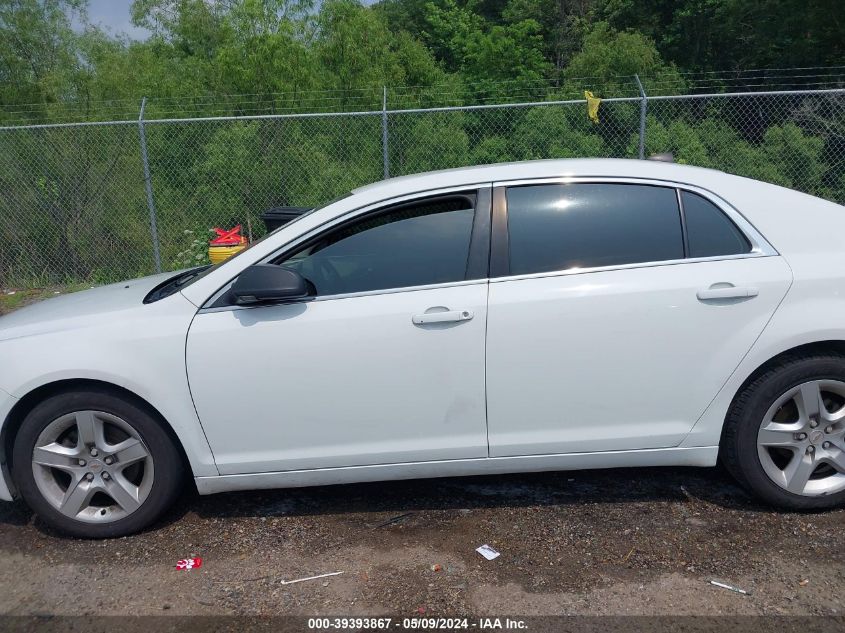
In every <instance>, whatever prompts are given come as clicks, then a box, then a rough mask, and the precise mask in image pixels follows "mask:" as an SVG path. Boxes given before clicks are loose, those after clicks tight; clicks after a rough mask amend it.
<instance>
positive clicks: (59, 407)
mask: <svg viewBox="0 0 845 633" xmlns="http://www.w3.org/2000/svg"><path fill="white" fill-rule="evenodd" d="M85 410H94V411H103V412H105V413H109V414H112V415H114V416H117V417H119V418H121V419H123V420H124V421H126V422H127V423H128V424H129V425H130V426H132V427H133V429H134V430H135V431H136V432H137V433H138V435H139V436H140V437H141V439H142V441H143V442H144V444H146V447H147V448H148V449H149V454H150V456H151V457H152V459H153V465H154V469H155V476H154V478H153V483H152V487H151V488H150V491H149V494H148V495H147V498H146V499H145V500H144V502H143V503H142V504H141V506H140V507H139V508H138V509H136V510H135V511H134V512H132V513H131V514H128V515H127V516H125V517H123V518H121V519H118V520H115V521H114V522H111V523H103V524H98V523H88V522H84V521H79V520H75V519H73V518H70V517H68V516H65V515H63V514H62V513H61V512H59V511H58V510H57V509H56V508H54V507H53V506H52V505H51V504H50V503H49V502H48V501H47V500H46V499H45V498H44V496H43V495H42V494H41V491H40V490H39V489H38V486H37V484H36V483H35V477H34V475H33V472H32V470H33V469H32V455H33V449H34V447H35V443H36V441H37V439H38V436H39V435H40V434H41V432H42V431H43V430H44V429H45V428H46V427H47V425H49V424H50V423H51V422H52V421H53V420H56V419H58V418H59V417H61V416H63V415H66V414H69V413H74V412H77V411H85ZM184 470H185V469H184V467H183V463H182V458H181V455H180V453H179V451H178V449H177V448H176V446H175V444H174V440H173V438H172V437H171V436H170V434H169V433H168V432H167V431H166V430H165V429H164V428H163V427H162V424H161V423H160V422H159V421H158V420H157V419H156V418H155V417H154V416H153V415H151V414H150V413H149V412H148V411H147V410H146V409H145V407H144V406H143V404H142V403H138V402H134V401H133V400H132V399H128V398H125V397H121V396H119V395H116V394H115V393H113V392H110V391H108V390H105V389H103V390H100V389H95V388H86V389H84V390H81V391H73V392H66V393H60V394H58V395H54V396H53V397H51V398H49V399H47V400H45V401H44V402H41V403H40V404H38V405H36V406H35V408H33V409H32V411H30V413H29V414H28V415H27V416H26V418H25V419H24V421H23V423H22V425H21V427H20V430H19V431H18V434H17V436H16V438H15V442H14V447H13V452H12V477H13V480H14V482H15V485H16V486H17V489H18V491H19V493H20V495H21V496H22V497H23V499H24V501H26V503H27V504H28V505H29V507H30V508H31V509H32V510H33V511H34V512H35V513H36V514H37V515H38V516H39V517H40V518H41V519H42V520H43V521H44V522H45V523H46V524H47V525H49V526H50V527H52V528H54V529H56V530H58V531H60V532H63V533H65V534H68V535H70V536H75V537H79V538H112V537H118V536H126V535H128V534H134V533H136V532H139V531H141V530H143V529H144V528H146V527H147V526H149V525H150V524H152V523H153V522H154V521H155V520H156V519H158V518H159V517H160V516H161V515H162V513H163V512H165V511H166V510H167V509H168V508H169V507H170V506H171V505H172V504H173V502H174V501H175V499H176V497H177V496H178V495H179V493H180V491H181V490H182V488H183V484H184V481H185V478H184V476H185V472H184Z"/></svg>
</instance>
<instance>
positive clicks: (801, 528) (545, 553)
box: [0, 289, 845, 616]
mask: <svg viewBox="0 0 845 633" xmlns="http://www.w3.org/2000/svg"><path fill="white" fill-rule="evenodd" d="M54 292H56V291H55V290H52V289H51V290H50V291H49V294H53V293H54ZM45 294H47V292H46V291H45V292H43V293H41V294H40V295H38V294H36V293H32V294H30V295H28V296H27V297H26V301H20V302H17V303H16V305H14V306H11V305H8V304H7V305H6V308H7V309H13V308H15V307H19V306H20V305H21V304H23V303H26V302H29V301H31V300H34V299H36V298H39V297H40V296H41V297H43V296H45ZM49 294H48V295H47V296H49ZM8 296H14V295H8ZM0 307H3V306H1V305H0ZM843 536H845V510H839V511H833V512H824V513H816V514H796V513H778V512H775V511H772V510H771V509H769V508H766V507H763V506H761V505H759V504H757V503H756V502H755V501H754V500H753V499H752V498H750V497H749V496H748V495H746V494H745V493H744V492H743V491H742V490H741V489H739V488H738V487H737V486H736V485H735V484H734V483H733V482H732V480H731V479H730V478H729V477H728V476H727V475H726V474H724V473H723V472H722V471H721V470H718V469H640V470H605V471H581V472H569V473H547V474H532V475H512V476H496V477H473V478H463V479H439V480H420V481H410V482H407V481H406V482H395V483H378V484H357V485H349V486H333V487H324V488H312V489H293V490H280V491H271V492H252V493H229V494H223V495H215V496H211V497H198V496H196V495H195V494H191V493H187V492H186V494H185V495H184V497H183V498H182V500H181V501H180V503H179V504H178V507H177V508H175V509H174V510H173V512H171V513H170V514H169V515H168V516H167V517H165V518H164V520H162V521H161V522H160V523H159V524H158V525H156V526H154V527H153V528H152V529H150V530H148V531H147V532H145V533H143V534H140V535H137V536H132V537H127V538H121V539H114V540H106V541H82V540H73V539H68V538H64V537H62V536H60V535H57V534H55V533H52V532H50V531H49V530H48V529H47V528H46V527H45V526H44V525H43V524H42V523H41V522H40V521H39V520H38V519H37V518H35V517H33V515H32V514H31V513H30V512H29V510H28V509H27V508H26V506H24V505H23V504H22V503H20V502H17V503H11V504H6V503H0V614H9V615H47V614H51V615H52V614H61V615H124V614H133V615H135V614H145V615H173V614H184V615H197V614H203V615H216V614H220V615H223V614H228V615H241V614H249V615H325V614H333V615H379V614H390V615H396V616H405V615H419V614H421V613H424V614H426V615H455V614H464V615H468V614H472V615H479V616H483V615H492V616H497V615H502V614H519V615H556V614H579V615H629V614H639V615H686V614H690V615H704V614H706V615H718V614H730V615H755V614H767V615H775V614H788V615H839V616H842V615H845V604H844V602H845V600H843V595H842V591H841V587H842V586H843V585H845V547H843ZM485 543H487V544H489V545H491V546H493V547H494V548H496V549H497V550H499V551H500V552H501V556H499V557H498V558H497V559H495V560H493V561H487V560H485V559H484V558H482V557H481V556H480V555H479V554H477V553H476V552H475V548H476V547H478V546H479V545H482V544H485ZM191 555H197V556H201V557H202V558H203V565H202V567H200V568H199V569H194V570H190V571H177V570H176V569H175V565H176V561H177V560H178V559H181V558H184V557H187V556H191ZM335 571H342V572H343V574H342V575H337V576H332V577H328V578H323V579H318V580H311V581H306V582H302V583H297V584H283V581H285V580H292V579H297V578H302V577H306V576H313V575H317V574H324V573H328V572H335ZM711 580H717V581H720V582H724V583H728V584H730V585H733V586H736V587H741V588H743V589H745V590H747V591H748V592H749V593H750V595H741V594H738V593H734V592H731V591H729V590H727V589H722V588H719V587H715V586H712V585H710V584H709V581H711Z"/></svg>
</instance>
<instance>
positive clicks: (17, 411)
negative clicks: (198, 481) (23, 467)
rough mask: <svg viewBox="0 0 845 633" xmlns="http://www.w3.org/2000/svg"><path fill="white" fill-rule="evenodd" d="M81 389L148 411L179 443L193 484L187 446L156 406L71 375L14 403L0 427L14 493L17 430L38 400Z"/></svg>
mask: <svg viewBox="0 0 845 633" xmlns="http://www.w3.org/2000/svg"><path fill="white" fill-rule="evenodd" d="M80 389H92V390H95V391H102V392H105V393H109V394H111V395H119V396H121V397H123V398H126V399H127V400H130V401H132V402H133V403H134V404H135V405H137V406H139V407H140V408H142V409H144V410H145V411H146V412H147V413H149V414H150V416H152V417H153V419H155V420H157V421H158V423H159V424H160V425H161V427H162V428H163V429H164V430H165V432H166V433H167V434H168V435H169V436H170V439H171V440H172V441H173V443H174V446H176V450H177V451H178V452H179V456H180V459H181V460H182V465H183V467H184V468H185V472H186V473H188V474H189V475H191V476H190V479H191V485H193V469H192V467H191V462H190V460H189V459H188V455H187V453H186V451H185V447H184V445H183V444H182V441H181V440H180V439H179V436H178V435H177V433H176V431H175V430H174V428H173V426H172V425H171V424H170V423H169V422H168V421H167V419H165V417H164V416H163V415H162V414H161V412H160V411H159V410H158V409H156V407H154V406H153V405H152V404H150V403H149V402H148V401H147V400H145V399H144V398H142V397H141V396H139V395H138V394H136V393H135V392H133V391H131V390H130V389H127V388H126V387H122V386H120V385H116V384H114V383H110V382H106V381H103V380H96V379H92V378H71V379H63V380H56V381H53V382H49V383H46V384H43V385H40V386H38V387H36V388H34V389H32V390H31V391H30V392H29V393H27V394H26V395H24V396H23V397H22V398H20V400H18V401H17V402H16V403H15V405H14V406H13V407H12V409H11V410H10V411H9V414H8V415H7V416H6V419H5V420H4V421H3V424H2V427H0V450H2V455H0V462H2V464H3V475H4V478H5V480H6V482H7V483H8V484H9V487H10V489H11V491H12V493H13V494H15V490H14V481H13V480H12V477H11V472H12V468H11V465H12V453H13V450H12V449H13V447H14V443H15V438H16V437H17V434H18V431H19V430H20V428H21V425H22V424H23V421H24V419H25V418H26V416H27V415H28V414H29V412H30V411H32V409H33V408H35V406H36V405H38V403H40V402H43V401H44V400H46V399H47V398H51V397H53V396H55V395H58V394H61V393H67V392H70V391H78V390H80Z"/></svg>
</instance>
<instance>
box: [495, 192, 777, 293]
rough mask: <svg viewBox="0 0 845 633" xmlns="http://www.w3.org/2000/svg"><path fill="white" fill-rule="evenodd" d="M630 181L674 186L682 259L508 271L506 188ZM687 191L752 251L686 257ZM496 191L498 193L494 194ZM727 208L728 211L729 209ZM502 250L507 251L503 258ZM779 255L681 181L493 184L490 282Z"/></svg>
mask: <svg viewBox="0 0 845 633" xmlns="http://www.w3.org/2000/svg"><path fill="white" fill-rule="evenodd" d="M580 183H590V184H632V185H653V186H657V187H664V188H666V189H674V190H675V195H676V198H677V201H678V210H679V213H680V219H681V230H682V234H683V240H684V244H683V247H684V257H683V258H682V259H668V260H656V261H649V262H637V263H634V264H619V265H614V266H598V267H593V268H580V269H578V270H555V271H544V272H536V273H525V274H521V275H511V274H510V254H509V252H508V222H507V219H508V204H507V195H506V192H507V189H508V188H510V187H518V186H530V185H551V184H561V185H565V184H580ZM684 191H686V192H689V193H693V194H696V195H698V196H701V197H702V198H704V199H705V200H707V201H708V202H710V203H712V204H713V205H714V206H715V207H716V208H717V209H718V210H719V211H720V212H721V213H723V214H725V216H726V217H727V218H728V220H729V221H731V222H732V223H733V224H734V225H735V226H736V227H737V229H738V230H739V231H740V233H742V234H743V235H744V236H745V238H746V239H747V240H748V242H749V243H750V244H751V250H750V251H749V252H747V253H741V254H737V255H716V256H712V257H690V256H689V238H688V235H687V228H686V218H685V217H684V212H683V202H682V200H681V197H682V196H681V194H682V192H684ZM497 193H498V196H497ZM728 209H730V211H728ZM503 253H505V254H506V256H505V257H503ZM775 255H779V253H778V252H777V250H775V248H774V247H773V246H772V245H771V244H769V242H768V241H767V240H766V238H765V237H763V235H762V234H760V232H759V231H757V229H756V228H755V227H754V226H753V225H752V224H751V223H750V222H749V221H748V220H747V219H746V218H745V216H743V215H742V214H741V213H740V212H739V211H738V210H736V209H734V208H733V207H732V206H730V205H729V204H728V203H727V202H725V201H723V200H722V199H721V198H719V197H717V196H715V194H712V193H711V192H709V191H708V190H706V189H702V188H700V187H696V186H694V185H688V184H684V183H677V182H672V181H661V180H653V179H648V178H633V177H619V178H614V177H592V176H583V177H578V176H576V177H563V178H538V179H519V180H511V181H506V180H505V181H497V182H494V183H493V236H492V241H491V267H490V280H491V282H492V281H496V282H499V281H508V280H510V279H531V278H536V277H556V276H560V275H582V274H588V273H592V272H605V271H613V270H625V269H628V268H653V267H655V266H669V265H675V264H691V263H698V262H706V261H722V260H731V259H748V258H752V257H771V256H775Z"/></svg>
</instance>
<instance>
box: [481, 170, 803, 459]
mask: <svg viewBox="0 0 845 633" xmlns="http://www.w3.org/2000/svg"><path fill="white" fill-rule="evenodd" d="M500 192H501V193H502V195H504V190H500V189H498V188H497V193H496V195H497V196H498V195H499V193H500ZM687 195H690V196H694V197H692V198H686V196H687ZM679 199H682V196H681V195H680V194H679V192H677V191H676V190H675V189H673V188H671V187H658V186H650V185H645V184H630V183H629V184H620V183H612V184H611V183H604V184H600V183H571V184H566V185H562V184H544V185H533V186H521V187H512V188H510V189H508V190H507V192H506V199H505V198H502V204H499V201H498V198H497V201H496V211H495V212H494V226H496V227H497V228H498V227H499V224H498V221H499V220H498V218H499V209H500V208H501V209H502V214H503V213H504V210H505V208H506V218H507V226H508V229H509V230H508V232H507V235H506V239H507V248H504V249H501V248H499V247H498V246H497V243H496V240H501V235H499V236H498V237H497V236H494V246H493V249H494V250H493V252H494V257H495V256H496V255H495V253H496V252H497V251H501V252H502V253H505V257H506V258H507V260H506V261H504V262H503V263H502V264H500V265H499V268H500V270H498V272H497V271H496V270H495V268H494V271H493V274H494V277H495V276H496V275H497V274H498V275H499V277H498V278H493V279H491V284H490V299H489V305H488V341H487V386H488V396H487V398H488V424H489V442H490V455H491V456H494V457H497V456H511V455H537V454H554V453H569V452H586V451H614V450H625V449H644V448H658V447H668V446H675V445H677V444H679V443H680V442H681V441H682V440H683V438H684V437H685V435H686V434H687V433H688V432H689V430H690V429H691V428H692V426H693V425H694V423H695V421H696V420H697V418H698V417H699V416H700V415H701V413H702V412H703V411H704V410H705V408H706V407H707V404H708V403H709V402H710V401H711V400H712V398H713V397H714V396H715V395H716V393H717V392H718V390H719V389H720V387H721V386H722V385H723V384H724V382H725V381H726V380H727V378H728V377H729V375H730V374H731V372H732V371H733V370H734V368H735V367H736V366H737V365H738V364H739V362H740V360H741V359H742V357H743V356H744V355H745V353H746V352H747V351H748V349H749V348H750V347H751V345H752V344H753V342H754V341H755V340H756V338H757V337H758V336H759V334H760V333H761V332H762V330H763V328H764V327H765V325H766V323H767V322H768V320H769V318H770V317H771V315H772V313H773V312H774V310H775V309H776V307H777V306H778V304H779V302H780V301H781V299H782V298H783V296H784V295H785V293H786V291H787V289H788V286H789V283H790V280H791V273H790V270H789V268H788V266H787V265H786V263H785V262H784V261H783V260H782V258H780V257H778V256H761V255H763V253H759V252H752V251H754V249H753V245H752V244H751V243H749V242H748V240H747V239H746V238H745V237H744V235H743V233H742V232H741V231H739V230H738V229H737V228H736V226H735V225H734V224H733V223H732V222H731V220H730V219H728V218H727V217H726V216H725V215H724V214H723V213H722V211H720V210H719V209H718V208H716V207H715V206H714V205H713V204H712V203H709V202H708V201H707V200H706V199H704V198H703V197H702V196H698V195H697V194H684V196H683V199H685V200H686V204H685V206H686V208H687V213H688V214H689V216H690V217H689V218H686V217H685V214H684V213H682V211H681V209H682V207H680V206H679V203H678V200H679ZM505 203H506V207H505ZM708 204H709V207H708V206H707V205H708ZM714 209H715V213H716V214H719V215H712V214H713V213H714V211H713V210H714ZM495 266H496V264H495V262H494V267H495Z"/></svg>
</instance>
